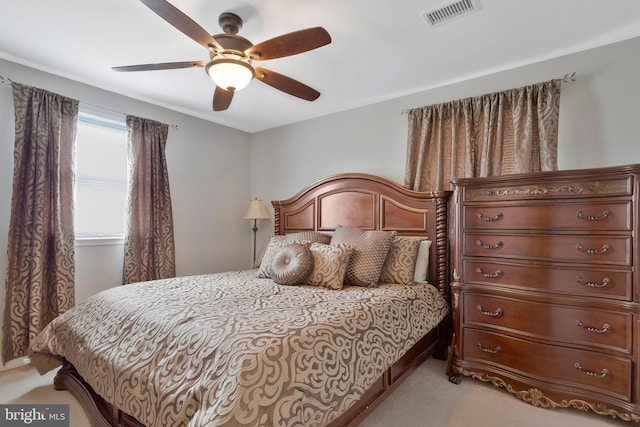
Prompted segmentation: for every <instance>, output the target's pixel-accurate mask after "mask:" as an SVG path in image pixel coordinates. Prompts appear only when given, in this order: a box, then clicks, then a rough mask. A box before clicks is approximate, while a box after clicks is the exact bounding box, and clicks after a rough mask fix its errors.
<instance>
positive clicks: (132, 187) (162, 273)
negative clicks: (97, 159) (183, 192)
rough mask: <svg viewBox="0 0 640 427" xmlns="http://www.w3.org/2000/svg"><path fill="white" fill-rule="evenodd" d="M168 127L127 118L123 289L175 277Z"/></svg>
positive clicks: (145, 120)
mask: <svg viewBox="0 0 640 427" xmlns="http://www.w3.org/2000/svg"><path fill="white" fill-rule="evenodd" d="M168 131H169V126H167V125H166V124H163V123H159V122H155V121H152V120H147V119H141V118H139V117H132V116H127V133H128V138H129V140H128V149H129V154H128V159H129V160H128V162H129V165H128V180H129V195H128V197H127V226H126V231H125V243H124V244H125V246H124V269H123V279H122V280H123V283H124V284H127V283H133V282H141V281H146V280H155V279H164V278H168V277H174V276H175V275H176V262H175V248H174V240H173V214H172V211H171V194H170V192H169V175H168V173H167V162H166V157H165V146H166V145H167V135H168Z"/></svg>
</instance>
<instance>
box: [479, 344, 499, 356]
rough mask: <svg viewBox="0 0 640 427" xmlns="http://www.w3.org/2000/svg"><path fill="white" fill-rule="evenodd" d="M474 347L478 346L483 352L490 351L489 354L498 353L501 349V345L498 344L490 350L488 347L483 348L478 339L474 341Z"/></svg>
mask: <svg viewBox="0 0 640 427" xmlns="http://www.w3.org/2000/svg"><path fill="white" fill-rule="evenodd" d="M476 347H478V348H479V349H480V350H482V351H484V352H485V353H491V354H496V353H500V352H501V351H502V347H500V346H497V347H496V349H495V350H491V349H490V348H484V347H483V346H482V343H481V342H480V341H478V342H477V343H476Z"/></svg>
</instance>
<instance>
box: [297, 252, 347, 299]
mask: <svg viewBox="0 0 640 427" xmlns="http://www.w3.org/2000/svg"><path fill="white" fill-rule="evenodd" d="M310 249H311V256H312V257H313V270H312V271H311V274H310V275H309V277H307V280H306V284H307V285H313V286H321V287H323V288H329V289H336V290H337V289H342V283H343V282H344V275H345V273H346V271H347V266H348V265H349V258H351V254H352V253H353V246H351V245H347V244H344V243H339V244H336V245H323V244H321V243H312V244H311V247H310Z"/></svg>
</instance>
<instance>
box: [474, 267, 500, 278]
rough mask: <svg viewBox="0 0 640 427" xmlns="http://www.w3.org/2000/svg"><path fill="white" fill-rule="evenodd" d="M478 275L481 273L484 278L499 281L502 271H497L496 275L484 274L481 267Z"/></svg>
mask: <svg viewBox="0 0 640 427" xmlns="http://www.w3.org/2000/svg"><path fill="white" fill-rule="evenodd" d="M476 273H480V275H481V276H482V277H486V278H488V279H497V278H498V277H501V276H502V270H500V269H497V270H496V272H495V273H483V272H482V269H481V268H480V267H478V268H476Z"/></svg>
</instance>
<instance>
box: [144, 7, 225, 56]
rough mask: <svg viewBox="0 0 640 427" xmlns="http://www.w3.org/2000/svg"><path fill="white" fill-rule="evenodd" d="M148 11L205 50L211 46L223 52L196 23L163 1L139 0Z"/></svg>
mask: <svg viewBox="0 0 640 427" xmlns="http://www.w3.org/2000/svg"><path fill="white" fill-rule="evenodd" d="M140 1H141V2H142V3H144V4H145V6H147V7H148V8H149V9H151V10H152V11H154V12H155V13H156V14H157V15H159V16H160V17H161V18H163V19H164V20H165V21H167V22H168V23H169V24H171V25H173V26H174V27H176V28H177V29H178V30H180V31H182V32H183V33H184V34H186V35H187V36H189V37H191V38H192V39H193V40H195V41H196V42H198V43H200V44H201V45H202V46H204V47H205V48H207V49H208V48H209V46H213V47H215V48H216V49H218V50H223V48H222V46H220V44H219V43H218V42H217V41H216V39H214V38H213V37H212V36H211V34H209V32H208V31H207V30H205V29H204V28H202V27H201V26H200V25H199V24H198V23H196V21H194V20H193V19H191V18H189V17H188V16H187V15H185V14H184V13H183V12H182V11H180V10H179V9H178V8H176V7H175V6H174V5H172V4H171V3H169V2H167V1H165V0H140Z"/></svg>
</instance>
